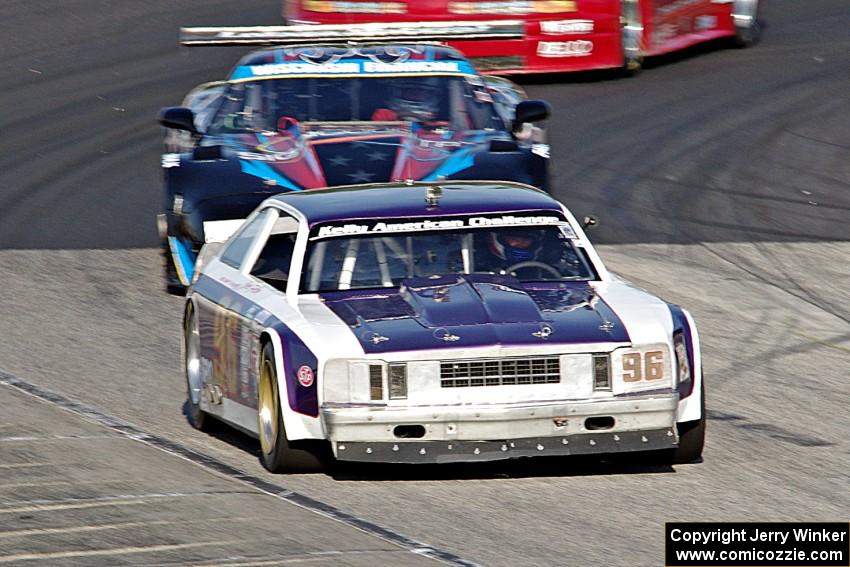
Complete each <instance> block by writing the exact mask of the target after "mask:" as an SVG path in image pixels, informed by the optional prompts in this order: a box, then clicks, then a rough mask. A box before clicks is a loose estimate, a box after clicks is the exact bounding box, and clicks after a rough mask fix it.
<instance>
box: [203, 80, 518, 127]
mask: <svg viewBox="0 0 850 567" xmlns="http://www.w3.org/2000/svg"><path fill="white" fill-rule="evenodd" d="M305 122H306V123H317V122H318V123H322V122H373V123H393V122H414V123H418V124H420V125H423V126H425V127H434V128H447V129H451V130H456V131H458V130H483V129H494V130H505V124H504V122H503V121H502V120H501V119H500V118H499V115H498V113H497V110H496V108H495V107H494V105H493V101H492V97H491V95H490V93H489V91H487V89H486V87H485V86H484V85H483V83H480V81H475V80H473V79H468V78H467V77H458V76H442V75H431V76H415V77H354V78H351V77H346V78H325V77H319V78H283V79H263V80H256V81H247V82H240V83H232V84H231V85H230V86H229V88H228V90H227V93H226V95H225V96H224V97H223V99H222V102H221V105H220V106H219V108H218V110H217V112H216V114H215V116H214V117H213V120H212V122H211V124H210V126H209V128H208V129H207V133H208V134H214V135H218V134H228V133H247V132H262V131H276V130H283V129H287V128H292V127H293V126H295V125H297V124H299V123H305Z"/></svg>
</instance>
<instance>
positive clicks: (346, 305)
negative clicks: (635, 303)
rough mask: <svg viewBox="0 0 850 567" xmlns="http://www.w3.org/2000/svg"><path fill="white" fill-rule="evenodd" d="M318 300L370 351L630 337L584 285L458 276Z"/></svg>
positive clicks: (614, 340)
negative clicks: (386, 289)
mask: <svg viewBox="0 0 850 567" xmlns="http://www.w3.org/2000/svg"><path fill="white" fill-rule="evenodd" d="M320 297H321V299H322V301H323V302H324V303H325V305H326V306H327V307H328V308H330V309H331V310H332V311H333V312H334V313H335V314H336V315H337V316H338V317H339V318H340V319H342V321H344V322H345V324H346V325H348V327H349V328H350V329H351V330H352V332H353V333H354V334H355V336H356V337H357V339H358V341H359V342H360V344H361V346H362V347H363V350H364V351H365V352H366V353H382V352H391V351H406V350H427V349H439V348H463V347H477V346H491V345H541V346H542V345H545V344H547V343H548V344H552V343H555V344H579V343H627V342H629V341H630V339H629V334H628V332H627V330H626V327H625V326H624V324H623V322H622V321H621V320H620V318H619V317H618V316H617V314H616V313H615V312H614V311H613V310H612V309H611V307H609V305H608V304H607V303H606V302H605V301H604V300H603V299H602V298H601V297H600V296H599V295H598V294H597V292H596V291H595V290H594V289H593V288H592V287H591V286H590V284H588V283H586V282H551V283H542V282H541V283H521V282H520V281H519V280H517V279H516V278H514V277H512V276H501V275H487V274H472V275H454V274H453V275H448V276H439V277H433V278H409V279H407V280H404V282H403V283H402V285H401V286H400V287H399V288H398V289H393V290H391V291H389V290H388V291H383V290H358V291H339V292H332V293H323V294H320Z"/></svg>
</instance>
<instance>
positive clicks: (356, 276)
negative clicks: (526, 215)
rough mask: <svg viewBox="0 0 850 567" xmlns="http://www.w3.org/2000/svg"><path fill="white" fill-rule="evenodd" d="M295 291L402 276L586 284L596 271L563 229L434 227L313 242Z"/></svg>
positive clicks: (395, 281)
mask: <svg viewBox="0 0 850 567" xmlns="http://www.w3.org/2000/svg"><path fill="white" fill-rule="evenodd" d="M305 266H306V269H305V271H304V274H303V279H302V282H301V291H302V293H317V292H327V291H337V290H348V289H368V288H386V287H398V286H400V285H401V283H402V281H403V280H405V279H406V278H412V277H428V276H441V275H447V274H472V273H483V274H509V275H512V276H514V277H516V278H517V279H519V280H520V281H521V282H540V281H543V282H552V281H588V280H593V279H596V274H595V272H594V270H593V268H592V267H591V264H590V262H589V261H588V259H587V257H586V255H585V253H584V250H583V249H582V248H581V247H577V246H575V245H574V244H573V238H572V231H571V230H570V229H569V227H561V226H544V227H534V228H524V227H523V228H521V229H517V228H511V227H507V228H505V227H502V228H487V229H468V230H458V231H454V230H441V231H433V232H417V233H401V234H386V235H375V234H370V235H367V236H351V237H333V238H327V239H320V240H313V241H312V242H311V243H310V245H309V247H308V249H307V256H306V261H305Z"/></svg>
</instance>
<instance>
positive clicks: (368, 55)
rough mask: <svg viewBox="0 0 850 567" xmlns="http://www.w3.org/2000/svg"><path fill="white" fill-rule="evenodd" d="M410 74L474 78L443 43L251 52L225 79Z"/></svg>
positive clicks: (465, 63) (457, 54)
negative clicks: (469, 76) (468, 76)
mask: <svg viewBox="0 0 850 567" xmlns="http://www.w3.org/2000/svg"><path fill="white" fill-rule="evenodd" d="M411 74H418V75H422V74H450V75H477V72H476V71H475V69H474V68H473V67H472V65H471V64H470V63H469V61H468V60H467V59H466V58H465V57H464V56H463V55H462V54H461V53H460V52H459V51H457V50H455V49H452V48H451V47H447V46H443V45H432V44H416V43H393V44H386V43H384V44H375V45H357V46H356V47H349V46H339V45H318V46H294V47H272V48H266V49H260V50H258V51H253V52H251V53H249V54H247V55H245V56H244V57H242V59H240V60H239V62H238V63H237V64H236V66H235V67H234V68H233V70H232V71H231V73H230V76H229V80H231V81H245V80H251V79H262V78H278V77H294V76H299V77H303V76H323V77H334V76H349V77H350V76H358V75H363V76H374V75H383V76H386V75H392V76H404V75H411Z"/></svg>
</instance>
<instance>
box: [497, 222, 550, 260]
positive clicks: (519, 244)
mask: <svg viewBox="0 0 850 567" xmlns="http://www.w3.org/2000/svg"><path fill="white" fill-rule="evenodd" d="M540 244H541V242H540V236H539V234H536V233H535V232H534V231H529V230H502V231H499V232H494V233H492V234H491V238H490V249H491V251H492V252H493V254H494V255H495V256H496V257H498V258H499V259H501V260H504V261H505V262H508V263H510V264H517V263H519V262H528V261H529V260H535V259H536V258H537V255H538V253H539V252H540Z"/></svg>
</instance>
